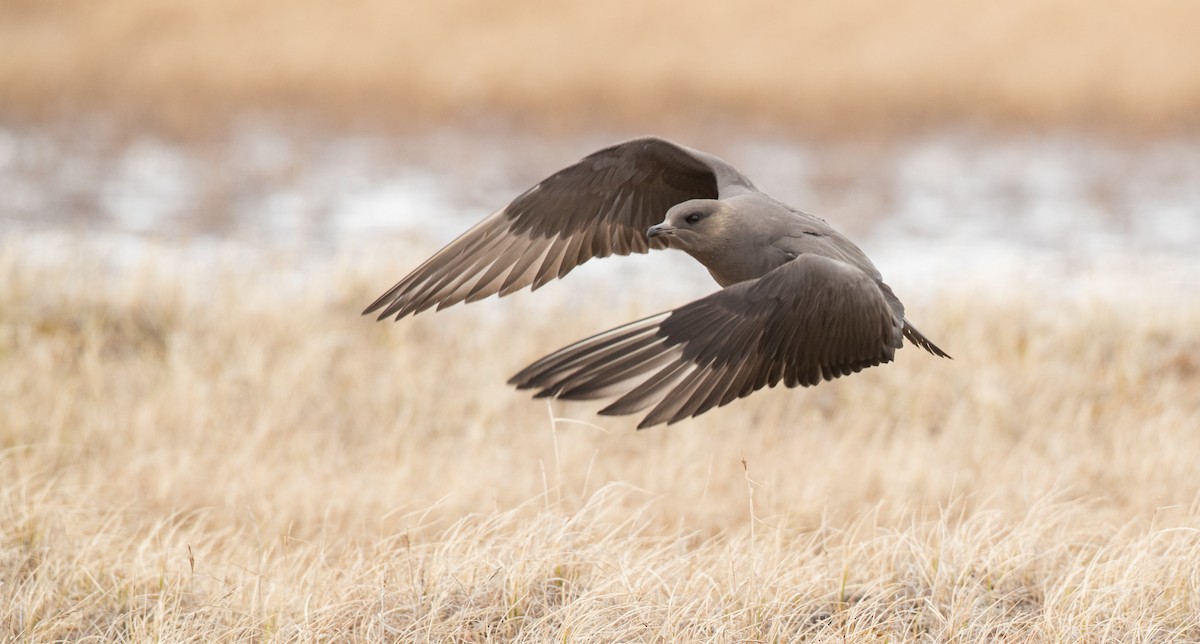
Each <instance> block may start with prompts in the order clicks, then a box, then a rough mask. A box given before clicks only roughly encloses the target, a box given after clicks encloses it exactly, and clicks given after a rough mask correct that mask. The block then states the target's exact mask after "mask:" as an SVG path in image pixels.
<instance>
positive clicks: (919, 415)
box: [0, 237, 1200, 642]
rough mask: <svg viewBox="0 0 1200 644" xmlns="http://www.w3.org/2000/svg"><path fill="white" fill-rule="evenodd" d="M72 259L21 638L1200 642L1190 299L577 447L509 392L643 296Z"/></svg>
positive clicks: (978, 307) (11, 489)
mask: <svg viewBox="0 0 1200 644" xmlns="http://www.w3.org/2000/svg"><path fill="white" fill-rule="evenodd" d="M44 252H45V248H44V247H35V246H33V245H30V244H28V243H25V242H23V241H22V240H21V238H19V237H15V238H9V239H7V240H6V246H5V247H4V248H3V250H2V251H0V400H2V401H3V404H2V405H0V639H12V640H17V641H49V640H57V639H82V638H85V637H96V638H99V639H104V640H118V641H149V640H163V641H182V640H189V641H197V640H198V641H231V640H247V639H254V640H267V641H292V640H316V639H322V640H333V641H348V640H349V641H353V640H375V641H377V640H386V639H396V640H400V641H447V640H460V641H481V640H519V641H531V642H542V641H552V640H557V641H564V640H565V641H686V640H704V641H730V642H732V641H786V640H791V639H797V638H802V637H809V638H813V639H817V640H832V639H842V638H848V639H851V640H872V639H887V640H889V641H895V640H898V639H925V640H935V641H951V640H953V641H982V640H985V639H986V640H992V641H996V640H1008V641H1030V640H1032V641H1080V640H1082V641H1113V640H1118V639H1120V640H1125V641H1181V640H1192V641H1195V640H1196V639H1198V638H1200V618H1198V617H1197V615H1200V555H1197V553H1198V552H1200V503H1198V502H1197V490H1198V489H1200V468H1197V467H1196V463H1197V462H1198V461H1200V432H1198V431H1197V427H1198V424H1200V422H1198V421H1200V358H1197V356H1198V355H1200V331H1197V330H1198V329H1200V303H1198V302H1197V301H1196V300H1195V299H1180V300H1178V301H1174V302H1166V301H1163V300H1161V299H1156V298H1154V297H1150V296H1147V295H1146V294H1145V293H1144V292H1140V291H1139V290H1129V291H1121V290H1116V291H1111V292H1110V294H1109V295H1108V296H1104V297H1102V296H1091V295H1089V296H1079V297H1066V298H1060V299H1058V300H1057V301H1055V305H1054V306H1052V307H1047V306H1045V305H1044V304H1045V302H1044V301H1043V300H1041V299H1039V298H1041V297H1042V296H1043V295H1044V292H1039V291H1038V289H1037V288H1036V286H1035V285H1022V286H1031V287H1033V289H1032V291H1031V292H1023V291H1022V290H1020V289H1016V288H1013V289H1009V288H989V289H975V288H972V286H973V285H972V284H969V283H960V284H957V285H951V286H950V287H947V288H946V289H945V290H944V291H943V292H941V293H939V294H938V295H937V296H936V298H935V299H932V300H929V301H927V302H925V303H923V304H922V303H920V302H914V303H912V305H911V306H910V310H911V313H912V316H913V318H914V319H916V320H919V321H920V325H921V327H922V329H923V330H924V331H926V332H927V333H928V334H929V335H930V336H931V337H933V338H935V339H936V340H937V341H938V342H939V343H940V344H941V345H942V346H944V347H947V348H949V349H950V350H951V351H953V352H954V353H955V355H956V358H957V360H956V361H954V362H945V361H938V360H934V359H932V358H930V357H929V356H926V355H923V354H921V353H920V352H916V351H913V350H911V349H910V350H905V351H902V352H901V354H900V356H899V359H898V362H897V363H895V364H892V365H889V366H886V367H883V368H878V369H872V370H869V371H867V372H864V373H862V374H859V375H856V376H855V377H853V378H848V379H844V380H841V381H838V382H834V383H826V384H823V385H821V386H820V387H817V388H815V389H812V390H802V391H772V392H767V393H761V394H758V395H755V396H754V397H752V398H750V399H748V400H745V401H741V402H739V403H737V404H734V405H732V406H730V407H727V408H725V409H722V410H719V411H718V412H715V413H710V414H708V415H706V416H704V417H702V418H700V419H698V420H696V421H694V422H688V423H685V424H682V425H677V426H673V427H671V428H669V429H666V430H662V429H659V430H652V431H648V432H634V431H632V429H631V428H632V425H633V422H634V421H628V422H626V421H622V420H612V419H597V418H596V417H594V416H592V415H591V413H590V412H591V411H592V410H593V409H594V406H590V407H582V406H581V407H572V408H569V409H564V408H557V410H556V412H557V413H558V414H559V415H565V414H568V413H569V414H570V415H571V416H573V417H575V418H578V419H581V420H583V421H586V422H597V423H599V424H600V425H602V426H603V427H604V428H605V429H604V430H599V429H595V428H591V427H588V426H586V425H581V424H578V423H573V422H559V423H558V424H557V428H556V429H554V428H553V425H552V423H551V421H550V418H549V416H548V415H547V412H546V408H545V407H544V406H543V405H542V404H541V403H538V402H532V401H529V400H528V399H526V398H525V396H523V395H520V394H518V393H515V392H513V391H511V390H509V389H507V388H506V387H504V385H503V384H502V383H503V380H504V378H505V376H507V375H508V374H509V373H511V372H512V371H514V370H515V369H516V368H518V367H520V366H523V364H524V363H525V362H527V361H528V360H530V359H531V358H534V357H536V356H538V355H539V354H540V353H542V352H544V351H546V350H548V349H551V348H555V347H556V346H558V345H559V344H561V343H562V342H564V341H566V340H570V339H574V338H575V337H577V336H579V335H581V334H583V333H586V332H588V331H594V330H596V329H599V328H602V327H604V326H605V325H606V324H609V323H611V322H615V321H618V320H623V319H628V318H629V316H631V315H632V314H635V313H637V312H646V311H647V310H648V307H647V306H644V305H636V304H630V305H628V306H622V307H602V306H600V305H598V304H591V305H586V306H583V307H576V306H568V305H567V304H566V302H568V301H571V292H570V285H569V284H567V285H565V287H564V284H558V285H555V286H551V287H548V288H547V289H546V291H543V292H542V293H539V294H538V295H539V296H540V297H524V296H520V295H518V296H514V297H513V298H510V299H508V300H505V301H502V302H499V303H497V304H501V305H502V306H489V305H487V304H483V303H481V304H479V305H471V306H468V307H462V308H458V309H454V310H451V311H444V312H441V313H438V314H435V315H429V316H425V315H423V316H420V317H418V318H416V319H413V320H407V321H405V322H403V323H400V324H376V323H373V322H371V321H369V320H367V319H363V318H360V317H358V315H357V311H358V310H359V309H360V308H361V307H362V305H363V304H364V303H365V302H368V301H369V300H370V299H371V297H372V296H373V295H375V294H376V293H377V292H378V291H380V290H381V289H382V288H383V287H385V286H387V285H388V284H389V283H390V282H389V280H390V279H391V278H394V277H396V276H398V275H399V273H400V271H401V270H403V269H404V268H407V267H409V266H411V264H412V263H413V261H412V260H414V259H415V258H416V256H417V255H419V254H420V253H419V252H418V253H413V254H412V256H411V257H401V258H398V259H394V260H391V261H392V262H393V263H391V264H389V265H387V266H382V265H380V264H379V263H378V262H374V263H373V262H371V261H370V260H366V259H363V258H362V257H356V258H352V259H351V258H344V259H342V260H339V261H321V260H318V261H315V262H313V261H312V260H309V263H308V264H307V267H308V268H307V270H304V271H298V270H297V269H296V266H297V265H298V264H299V262H297V261H294V260H295V258H288V257H286V256H278V257H269V258H263V257H259V258H257V259H256V258H246V257H238V256H230V257H229V258H228V260H229V261H227V262H225V263H224V264H221V263H219V262H218V263H216V264H215V265H217V266H220V265H225V266H228V268H214V263H211V262H191V261H187V262H185V261H181V260H180V259H178V257H177V256H175V255H174V254H173V251H170V250H169V249H165V250H162V251H159V252H151V253H149V254H148V255H147V256H146V257H145V258H144V259H142V260H139V261H138V262H137V263H135V265H134V266H133V267H132V268H130V267H125V268H120V267H115V265H114V264H113V263H112V262H111V261H110V260H109V259H108V258H106V257H105V256H104V254H103V253H102V252H100V249H98V248H97V247H96V246H87V245H80V244H76V243H70V244H68V245H67V246H66V247H65V248H64V249H60V254H59V259H45V258H44V256H43V253H44ZM371 255H374V254H371ZM368 256H370V255H368ZM374 256H377V257H379V258H383V257H386V256H388V255H386V254H385V253H383V252H382V251H380V252H379V253H378V254H377V255H374ZM39 258H40V259H39ZM189 264H190V265H192V267H191V268H188V267H187V266H188V265H189ZM883 270H884V271H885V273H886V272H887V267H883ZM1143 290H1144V289H1143ZM603 299H604V297H603V295H599V296H597V300H598V301H603ZM657 306H661V302H660V303H659V304H656V305H655V307H657ZM614 308H616V309H619V310H610V309H614ZM545 310H551V311H554V315H552V316H549V317H550V319H547V316H543V315H538V314H537V313H538V312H540V311H545ZM560 324H561V327H560V326H559V325H560ZM505 330H511V331H512V334H511V341H509V342H505V343H500V344H495V343H493V340H495V338H497V337H498V336H499V335H500V334H502V333H504V332H505Z"/></svg>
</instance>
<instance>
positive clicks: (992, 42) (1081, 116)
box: [0, 0, 1200, 132]
mask: <svg viewBox="0 0 1200 644" xmlns="http://www.w3.org/2000/svg"><path fill="white" fill-rule="evenodd" d="M1197 25H1200V5H1198V4H1196V3H1194V2H1181V1H1179V0H1148V1H1144V2H1124V1H1123V2H1115V3H1106V4H1104V5H1103V6H1097V5H1096V4H1095V3H1090V2H1083V1H1080V0H1050V1H1047V0H1015V1H1013V2H1004V3H995V2H985V1H983V0H975V1H969V2H954V3H947V2H935V1H932V0H921V1H917V2H904V3H895V2H886V1H884V0H853V1H849V2H834V1H826V2H803V3H796V2H784V1H781V0H752V1H750V2H741V3H719V2H707V3H700V4H697V3H696V2H692V1H689V2H683V1H678V0H670V1H663V2H654V3H639V4H636V5H635V4H628V3H598V2H592V1H590V0H568V1H565V2H557V3H554V4H553V5H546V4H545V3H541V2H535V1H532V0H514V1H513V2H506V3H503V4H502V5H500V4H496V3H492V2H484V1H478V0H475V1H465V0H464V1H456V2H433V3H430V2H391V1H389V0H362V1H360V2H355V3H320V2H293V1H291V0H263V1H259V2H240V1H238V0H209V1H206V2H199V1H193V2H161V1H158V0H126V1H124V2H93V1H89V0H57V1H51V0H15V1H9V2H5V3H2V4H0V42H3V43H4V56H2V57H0V109H2V110H3V112H4V113H7V114H9V115H10V116H11V115H24V116H25V117H29V118H44V117H45V116H46V115H48V114H65V115H68V116H72V115H75V116H77V115H79V114H88V113H90V112H92V111H93V110H95V109H97V108H100V109H106V110H110V111H114V112H117V113H123V114H125V115H127V117H129V118H130V119H131V120H132V122H133V123H137V124H138V125H139V126H145V125H148V124H153V123H157V124H159V125H160V126H165V127H169V128H173V129H175V130H178V131H184V132H187V131H195V130H204V129H207V128H210V127H212V125H213V124H214V122H220V121H222V120H224V119H225V118H234V117H237V116H239V115H242V114H244V113H245V111H246V110H260V109H261V110H267V111H275V112H284V113H292V112H298V111H299V112H313V113H317V114H322V115H325V116H331V117H334V118H338V119H349V120H356V119H367V120H374V121H378V122H382V123H385V124H389V125H393V126H402V127H404V126H408V127H412V126H414V125H416V124H418V123H420V122H422V121H425V120H427V119H429V118H435V119H444V118H461V117H473V118H474V117H485V118H486V117H487V116H488V115H491V114H496V113H500V114H506V115H509V116H515V117H517V118H520V119H524V120H526V121H528V122H531V123H546V122H550V123H559V124H564V125H576V124H579V123H581V122H586V123H596V122H618V123H621V124H628V123H630V122H632V123H636V124H640V125H642V127H643V128H650V129H655V128H654V126H655V125H656V124H657V125H659V126H661V125H662V124H663V122H666V121H673V120H681V121H684V122H690V123H703V122H704V121H705V120H706V119H708V118H710V117H712V116H714V115H732V116H736V117H738V118H750V119H757V120H760V121H763V122H767V123H773V124H776V125H779V126H783V127H787V128H795V129H801V130H815V131H820V130H822V129H832V130H835V131H840V132H847V131H851V132H859V131H861V130H862V129H863V128H870V127H880V128H884V129H892V130H894V129H897V128H904V127H908V126H912V125H914V124H921V123H927V122H931V121H938V120H941V119H947V118H949V119H958V120H968V121H977V120H982V121H992V122H999V123H1034V124H1062V123H1073V124H1078V123H1083V124H1097V123H1099V124H1111V125H1116V126H1119V127H1123V128H1126V129H1132V130H1162V129H1164V128H1175V127H1180V126H1195V125H1196V124H1197V114H1200V38H1196V37H1195V33H1196V26H1197Z"/></svg>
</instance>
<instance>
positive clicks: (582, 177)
mask: <svg viewBox="0 0 1200 644" xmlns="http://www.w3.org/2000/svg"><path fill="white" fill-rule="evenodd" d="M662 248H676V249H679V250H682V251H684V252H685V253H687V254H689V255H691V256H692V257H693V258H694V259H696V261H698V262H700V263H701V264H703V265H704V267H705V268H707V269H708V272H709V274H710V275H712V277H713V279H714V280H716V282H717V284H719V285H721V287H722V289H721V290H719V291H717V292H715V293H713V294H711V295H708V296H706V297H703V298H700V299H698V300H696V301H694V302H691V303H689V304H685V305H683V306H681V307H679V308H677V309H674V310H671V311H665V312H663V313H659V314H658V315H652V316H650V317H648V318H645V319H642V320H638V321H635V322H630V323H629V324H626V325H624V326H621V327H617V328H615V329H612V330H610V331H605V332H603V333H600V334H597V335H594V336H592V337H590V338H587V339H584V340H580V341H579V342H576V343H574V344H571V345H569V346H567V347H564V348H562V349H559V350H558V351H555V352H554V353H551V354H550V355H548V356H546V357H544V358H542V359H541V360H538V361H537V362H534V363H533V364H531V365H529V366H528V367H526V368H525V369H523V370H521V371H520V372H519V373H517V374H516V375H515V376H513V377H512V378H511V379H510V380H509V383H510V384H513V385H516V386H517V387H518V388H519V389H533V390H536V394H535V395H536V396H537V397H556V398H564V399H570V400H591V399H596V398H611V397H615V398H616V400H615V401H614V402H612V403H611V404H610V405H608V406H607V407H605V408H603V409H602V410H600V412H599V413H601V414H605V415H623V414H634V413H638V412H642V411H644V410H646V409H649V410H650V411H649V412H648V413H647V414H646V416H645V417H644V418H643V419H642V421H641V423H640V424H639V425H638V428H639V429H643V428H646V427H650V426H653V425H657V424H660V423H668V424H670V423H674V422H677V421H680V420H683V419H685V418H688V417H693V416H697V415H699V414H702V413H704V412H705V411H708V410H709V409H712V408H713V407H719V406H722V405H726V404H728V403H730V402H732V401H734V400H736V399H738V398H742V397H745V396H748V395H750V394H751V393H752V392H754V391H757V390H759V389H762V388H763V387H774V386H775V385H777V384H779V383H780V382H782V383H783V384H785V385H786V386H788V387H796V386H806V387H807V386H811V385H816V384H817V383H819V382H821V381H822V380H832V379H834V378H837V377H838V376H845V375H849V374H851V373H855V372H858V371H861V370H863V369H865V368H867V367H872V366H875V365H879V364H883V363H885V362H890V361H891V360H892V359H893V358H894V357H895V353H896V349H898V348H900V347H901V345H902V344H903V340H902V338H907V339H908V340H909V341H910V342H912V343H913V344H915V345H917V346H919V347H921V348H922V349H925V350H926V351H928V352H929V353H931V354H933V355H935V356H940V357H943V358H949V357H950V356H949V355H947V354H946V352H944V351H942V350H941V349H939V348H938V347H937V345H935V344H934V343H933V342H930V341H929V339H928V338H926V337H925V336H924V335H922V334H921V332H920V331H918V330H917V329H916V328H915V327H913V326H912V325H911V324H909V322H908V320H907V319H905V317H904V305H903V304H901V303H900V300H899V299H898V298H897V297H896V295H895V294H894V293H892V289H891V288H890V287H888V285H887V284H885V283H884V282H883V279H882V276H881V275H880V274H879V271H878V270H877V269H876V268H875V266H874V265H873V264H872V263H871V260H870V259H868V258H867V256H866V255H865V254H864V253H863V252H862V251H861V250H859V248H858V246H855V245H854V243H853V242H851V241H850V240H849V239H848V238H846V237H845V236H844V235H842V234H841V233H839V232H838V231H836V230H834V229H833V228H832V227H831V226H830V225H829V224H827V223H826V222H825V221H824V220H823V219H820V218H818V217H814V216H812V215H809V214H807V213H804V212H801V211H799V210H796V209H795V208H792V207H790V206H788V205H786V204H784V203H782V202H779V201H776V200H775V199H773V198H771V197H769V196H767V195H765V194H763V193H762V192H759V191H758V189H757V188H755V187H754V184H752V183H751V182H750V180H749V179H747V178H746V177H745V176H743V175H742V173H740V172H738V170H737V169H735V168H734V167H733V166H731V165H729V164H728V163H726V162H724V161H722V160H721V159H718V158H717V157H715V156H712V155H710V154H707V153H704V152H700V151H698V150H693V149H690V148H686V147H684V146H681V145H678V144H676V143H673V142H671V141H667V140H665V139H661V138H657V137H642V138H637V139H632V140H629V141H625V142H623V143H618V144H617V145H614V146H611V147H608V148H605V149H603V150H600V151H598V152H595V153H593V154H590V155H588V156H587V157H584V158H583V159H582V160H580V161H579V162H578V163H575V164H574V165H571V166H568V167H566V168H564V169H562V170H559V171H558V172H555V173H554V174H552V175H550V176H549V177H547V178H546V179H544V180H542V181H541V182H540V183H538V184H537V185H535V186H533V187H532V188H530V189H529V190H526V191H525V192H524V193H523V194H521V195H520V196H518V197H517V198H516V199H514V200H513V201H512V203H510V204H508V205H507V206H505V207H504V208H501V209H500V210H498V211H496V212H495V213H493V214H491V215H490V216H488V217H487V218H486V219H484V220H483V221H481V222H479V223H478V224H476V225H475V226H474V227H472V228H471V229H469V230H468V231H467V232H465V233H463V234H462V235H461V236H459V237H458V238H457V239H455V240H454V241H452V242H450V243H449V244H448V245H447V246H446V247H445V248H443V249H441V250H440V251H438V252H437V253H435V254H434V255H433V257H431V258H429V259H428V260H426V261H425V262H424V263H423V264H421V265H420V266H418V267H417V268H416V269H415V270H413V271H412V273H410V274H409V275H408V276H407V277H405V278H404V279H402V280H400V281H399V282H397V283H396V285H395V286H393V287H392V288H390V289H388V291H387V292H386V293H384V294H383V295H381V296H380V297H379V298H378V299H376V300H375V301H374V302H373V303H372V304H371V305H370V306H368V307H367V309H366V310H365V311H363V314H364V315H366V314H370V313H374V312H376V311H379V319H380V320H382V319H384V318H388V317H393V316H394V317H395V319H397V320H399V319H400V318H403V317H404V316H406V315H410V314H415V313H420V312H421V311H424V310H426V309H429V308H431V307H437V309H438V310H440V309H443V308H445V307H447V306H451V305H453V304H457V303H459V302H463V301H466V302H473V301H476V300H479V299H482V298H485V297H489V296H492V295H496V294H499V295H500V296H501V297H503V296H505V295H508V294H510V293H512V292H514V291H518V290H520V289H523V288H525V287H528V286H532V287H533V289H537V288H539V287H541V286H542V285H544V284H546V283H547V282H549V281H550V280H552V279H555V278H559V277H562V276H564V275H566V274H567V273H569V272H570V271H571V269H573V268H575V267H576V266H579V265H580V264H582V263H584V262H586V261H587V260H589V259H592V258H595V257H608V256H609V255H629V254H630V253H646V252H649V251H650V249H662Z"/></svg>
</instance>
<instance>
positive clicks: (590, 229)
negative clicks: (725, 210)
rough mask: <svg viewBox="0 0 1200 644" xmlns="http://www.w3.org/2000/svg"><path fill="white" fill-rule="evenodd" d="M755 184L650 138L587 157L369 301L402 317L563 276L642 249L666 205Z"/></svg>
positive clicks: (657, 243)
mask: <svg viewBox="0 0 1200 644" xmlns="http://www.w3.org/2000/svg"><path fill="white" fill-rule="evenodd" d="M733 185H739V186H745V187H752V186H751V184H750V182H749V181H747V180H746V179H745V178H744V177H742V175H741V174H739V173H738V172H737V170H734V169H733V168H732V167H731V166H729V165H728V164H726V163H725V162H723V161H721V160H720V159H717V158H716V157H713V156H710V155H707V154H704V153H701V152H696V151H693V150H689V149H687V148H683V147H681V146H678V145H676V144H674V143H671V142H670V141H666V140H663V139H660V138H655V137H644V138H639V139H633V140H631V141H626V142H624V143H620V144H617V145H615V146H612V147H610V148H605V149H603V150H600V151H598V152H595V153H593V154H591V155H588V156H587V157H585V158H584V159H582V160H581V161H579V162H578V163H576V164H574V165H572V166H570V167H567V168H564V169H562V170H559V171H558V172H556V173H554V174H552V175H550V176H549V177H547V178H546V179H544V180H543V181H542V182H541V183H539V184H537V185H536V186H534V187H532V188H530V189H529V190H527V191H526V192H525V193H524V194H522V195H521V196H519V197H517V198H516V199H514V200H513V201H512V203H510V204H508V205H507V206H505V207H504V208H502V209H501V210H499V211H497V212H495V213H493V214H492V215H490V216H489V217H487V218H486V219H484V220H483V221H481V222H479V223H478V224H476V225H475V226H474V227H473V228H471V229H470V230H468V231H467V232H465V233H463V234H462V235H461V236H460V237H458V238H457V239H455V240H454V241H452V242H450V244H448V245H447V246H446V247H445V248H443V249H442V250H440V251H438V252H437V253H436V254H435V255H434V256H433V257H431V258H429V259H428V260H426V261H425V263H423V264H421V265H420V266H418V267H417V268H416V270H414V271H413V272H412V273H410V274H409V275H408V276H407V277H405V278H404V279H402V280H400V281H399V282H398V283H397V284H396V285H395V286H393V287H392V288H391V289H389V290H388V292H386V293H384V294H383V295H382V296H380V297H379V299H377V300H375V302H374V303H372V304H371V305H370V306H368V307H367V309H366V310H365V311H363V313H364V314H367V313H372V312H374V311H376V310H379V309H381V308H382V309H383V311H382V312H381V313H380V314H379V319H383V318H385V317H389V316H392V315H395V316H396V319H400V318H402V317H404V316H406V315H409V314H410V313H418V312H420V311H424V310H425V309H427V308H429V307H432V306H437V308H438V309H442V308H445V307H447V306H450V305H452V304H457V303H458V302H462V301H463V300H466V301H468V302H472V301H475V300H479V299H482V298H485V297H488V296H490V295H494V294H496V293H499V294H500V295H501V296H504V295H508V294H509V293H512V292H514V291H517V290H520V289H522V288H525V287H526V286H529V285H530V284H532V285H533V288H535V289H536V288H538V287H540V286H542V285H543V284H545V283H546V282H549V281H550V280H552V279H554V278H557V277H562V276H563V275H566V274H567V273H568V272H569V271H570V270H571V269H573V268H575V267H576V266H578V265H580V264H582V263H583V262H585V261H587V260H588V259H591V258H593V257H607V256H609V255H612V254H614V253H615V254H617V255H628V254H630V253H645V252H647V251H648V250H649V249H650V248H651V247H653V248H664V247H665V246H666V243H667V242H666V241H665V240H658V239H655V240H650V241H648V240H647V239H646V229H647V228H649V227H650V226H652V225H654V224H656V223H658V222H660V221H662V219H663V216H664V215H665V214H666V212H667V210H669V209H670V208H671V206H673V205H675V204H677V203H679V202H682V201H686V200H688V199H701V198H707V199H716V198H718V196H720V192H721V191H722V189H725V188H728V187H730V186H733Z"/></svg>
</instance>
